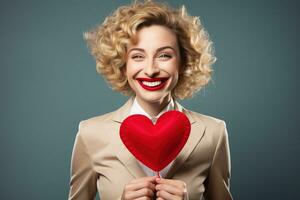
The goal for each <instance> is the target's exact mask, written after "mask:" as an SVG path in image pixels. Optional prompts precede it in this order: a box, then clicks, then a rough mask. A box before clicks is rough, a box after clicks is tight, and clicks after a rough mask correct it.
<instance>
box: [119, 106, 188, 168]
mask: <svg viewBox="0 0 300 200" xmlns="http://www.w3.org/2000/svg"><path fill="white" fill-rule="evenodd" d="M190 130H191V124H190V121H189V120H188V118H187V117H186V116H185V114H183V113H182V112H179V111H174V110H172V111H168V112H165V113H164V114H162V115H161V116H160V117H159V118H158V120H157V122H156V124H155V125H154V124H153V123H152V122H151V120H150V119H149V118H148V117H146V116H144V115H131V116H129V117H127V118H126V119H125V120H124V121H123V122H122V124H121V127H120V137H121V140H122V141H123V143H124V145H125V146H126V147H127V149H128V150H129V151H130V152H131V153H132V154H133V155H134V156H135V157H136V158H137V159H138V160H139V161H141V162H142V163H143V164H144V165H146V166H148V167H149V168H151V169H152V170H154V171H157V172H158V171H160V170H162V169H163V168H165V167H166V166H167V165H168V164H169V163H170V162H172V160H174V159H175V158H176V156H177V155H178V154H179V152H180V151H181V149H182V148H183V147H184V145H185V143H186V141H187V140H188V137H189V135H190Z"/></svg>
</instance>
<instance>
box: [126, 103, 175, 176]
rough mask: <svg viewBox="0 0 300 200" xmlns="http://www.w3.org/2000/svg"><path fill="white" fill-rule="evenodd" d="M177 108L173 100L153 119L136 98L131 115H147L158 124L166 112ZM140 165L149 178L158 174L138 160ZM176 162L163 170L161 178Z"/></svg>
mask: <svg viewBox="0 0 300 200" xmlns="http://www.w3.org/2000/svg"><path fill="white" fill-rule="evenodd" d="M174 108H175V106H174V101H173V99H172V98H171V101H170V102H169V104H168V105H167V106H166V107H165V108H164V109H163V110H162V111H161V112H160V113H159V114H158V115H157V116H155V117H151V116H150V115H149V114H148V113H147V112H146V111H145V110H144V109H143V108H142V107H141V106H140V104H139V103H138V101H137V99H136V98H134V101H133V104H132V107H131V109H130V115H134V114H142V115H145V116H146V117H148V118H149V119H150V120H151V121H152V123H154V124H155V123H156V121H157V119H158V118H159V117H160V116H161V115H162V114H163V113H165V112H167V111H169V110H174ZM138 162H139V164H140V165H141V167H142V169H143V170H144V172H145V173H146V174H147V176H155V175H156V172H155V171H153V170H152V169H150V168H149V167H147V166H146V165H144V164H143V163H141V162H140V161H139V160H138ZM173 162H174V161H172V162H171V163H169V164H168V165H167V166H166V167H165V168H164V169H162V170H161V171H160V172H159V174H160V176H161V177H163V178H164V177H165V176H166V174H167V172H168V171H169V169H170V168H171V166H172V164H173Z"/></svg>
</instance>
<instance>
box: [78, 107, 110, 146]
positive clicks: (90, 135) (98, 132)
mask: <svg viewBox="0 0 300 200" xmlns="http://www.w3.org/2000/svg"><path fill="white" fill-rule="evenodd" d="M114 112H115V111H114ZM114 112H109V113H105V114H103V115H99V116H94V117H91V118H88V119H85V120H82V121H80V122H79V125H78V133H77V137H81V138H82V140H83V142H84V143H85V144H86V146H92V144H97V145H101V144H102V146H105V145H107V144H108V143H109V141H110V136H109V134H108V133H109V132H110V131H108V130H111V128H112V126H114V124H115V122H114V121H113V117H112V116H113V114H114Z"/></svg>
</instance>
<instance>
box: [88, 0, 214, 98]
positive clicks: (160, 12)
mask: <svg viewBox="0 0 300 200" xmlns="http://www.w3.org/2000/svg"><path fill="white" fill-rule="evenodd" d="M153 24H157V25H163V26H166V27H168V28H170V29H171V30H173V31H174V33H175V34H176V36H177V40H178V45H179V49H180V55H181V61H182V62H181V68H180V70H179V78H178V83H177V85H176V86H175V88H174V89H173V91H172V96H173V97H174V98H179V99H184V98H188V97H192V96H193V94H194V93H195V92H197V91H199V90H200V89H201V88H202V87H203V86H205V85H206V84H207V83H208V82H209V80H210V79H211V74H212V71H213V70H212V68H211V66H212V64H213V63H214V62H215V61H216V57H215V56H214V51H213V47H212V41H211V40H210V38H209V36H208V33H207V32H206V30H205V29H204V27H203V26H202V24H201V22H200V19H199V18H198V17H193V16H190V15H188V14H187V11H186V9H185V7H184V6H182V7H181V8H180V9H174V8H172V7H170V6H169V5H167V4H166V3H158V2H154V1H144V2H139V1H135V2H134V3H132V4H130V5H126V6H121V7H119V8H118V9H117V10H116V11H115V12H114V13H113V14H112V15H111V16H108V17H107V18H106V19H105V21H104V22H103V24H102V25H99V26H97V27H95V28H94V29H92V30H91V31H88V32H86V33H84V37H85V39H86V41H87V43H88V46H89V48H90V51H91V54H92V55H93V56H94V57H95V59H96V69H97V72H98V73H99V74H102V75H103V76H104V78H105V79H106V81H107V82H108V83H109V84H110V85H111V86H112V89H114V90H116V91H119V92H121V93H123V94H125V95H133V94H134V93H133V91H132V89H131V88H130V86H129V84H128V81H127V77H126V76H125V75H124V73H123V70H122V68H124V67H126V59H127V58H126V55H127V46H128V44H130V43H136V42H137V41H136V34H137V31H138V30H140V29H141V28H143V27H145V26H150V25H153Z"/></svg>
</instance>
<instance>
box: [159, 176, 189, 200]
mask: <svg viewBox="0 0 300 200" xmlns="http://www.w3.org/2000/svg"><path fill="white" fill-rule="evenodd" d="M155 189H156V198H157V200H188V194H187V189H186V184H185V182H183V181H180V180H173V179H163V178H156V186H155Z"/></svg>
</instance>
